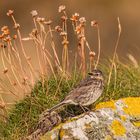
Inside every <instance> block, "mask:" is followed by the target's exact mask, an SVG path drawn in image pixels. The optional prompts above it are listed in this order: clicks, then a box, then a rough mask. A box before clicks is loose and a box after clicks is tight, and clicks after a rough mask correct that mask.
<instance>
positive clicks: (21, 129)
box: [0, 64, 140, 140]
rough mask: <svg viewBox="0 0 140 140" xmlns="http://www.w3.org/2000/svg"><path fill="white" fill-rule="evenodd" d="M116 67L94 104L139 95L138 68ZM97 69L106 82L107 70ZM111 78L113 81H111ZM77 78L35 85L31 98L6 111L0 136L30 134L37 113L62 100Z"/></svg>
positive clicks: (51, 79)
mask: <svg viewBox="0 0 140 140" xmlns="http://www.w3.org/2000/svg"><path fill="white" fill-rule="evenodd" d="M116 67H117V68H116V73H114V72H113V73H112V77H111V82H110V85H109V86H107V85H106V84H107V82H106V80H105V90H104V93H103V95H102V97H101V98H100V99H99V100H98V101H97V102H96V103H95V104H97V103H98V102H101V101H107V100H110V99H119V98H123V97H128V96H140V93H139V91H140V78H139V77H140V70H139V68H134V67H132V66H127V67H126V66H125V65H123V64H116ZM101 68H102V70H103V71H104V75H105V79H106V78H107V77H108V72H109V69H108V68H107V67H105V66H104V67H103V66H102V67H101ZM115 75H116V78H114V77H115ZM80 79H81V76H80V75H77V76H72V77H70V78H68V79H62V77H60V76H57V80H56V79H55V78H53V77H51V78H50V79H49V80H48V81H45V87H44V88H43V87H42V82H38V83H37V84H36V86H35V87H34V89H33V90H32V93H31V96H27V97H26V98H25V99H24V100H22V101H20V102H19V103H17V104H16V105H15V107H14V108H13V109H12V110H11V111H10V113H9V117H8V120H7V123H3V122H1V123H0V137H1V138H4V139H5V140H9V139H10V140H15V139H19V138H20V137H21V136H25V135H27V134H28V133H30V131H32V129H33V127H34V126H35V124H36V123H37V121H38V117H39V114H41V112H43V111H44V110H46V109H48V108H50V107H52V106H54V105H55V104H57V103H58V102H59V101H60V100H62V99H63V98H64V97H65V95H66V94H67V93H68V92H69V91H70V89H71V88H72V87H73V86H74V85H75V84H76V83H77V82H78V81H79V80H80ZM115 79H116V80H115ZM58 85H59V86H58ZM44 89H45V90H44ZM95 104H94V105H95ZM67 110H68V109H67ZM63 113H64V112H63Z"/></svg>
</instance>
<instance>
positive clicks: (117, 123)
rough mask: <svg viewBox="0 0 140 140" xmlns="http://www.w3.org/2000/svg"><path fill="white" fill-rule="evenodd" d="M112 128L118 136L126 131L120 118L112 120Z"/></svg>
mask: <svg viewBox="0 0 140 140" xmlns="http://www.w3.org/2000/svg"><path fill="white" fill-rule="evenodd" d="M111 129H112V132H113V133H114V135H116V136H123V135H124V134H125V133H126V128H125V127H124V126H123V125H122V123H121V122H120V121H118V120H114V121H113V122H112V124H111Z"/></svg>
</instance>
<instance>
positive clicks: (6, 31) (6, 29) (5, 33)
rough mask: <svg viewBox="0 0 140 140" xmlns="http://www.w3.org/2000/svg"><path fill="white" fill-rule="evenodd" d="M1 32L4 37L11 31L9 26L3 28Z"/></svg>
mask: <svg viewBox="0 0 140 140" xmlns="http://www.w3.org/2000/svg"><path fill="white" fill-rule="evenodd" d="M1 31H2V32H3V34H2V35H3V36H5V35H9V34H10V30H9V29H8V26H3V27H2V28H1Z"/></svg>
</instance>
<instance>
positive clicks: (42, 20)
mask: <svg viewBox="0 0 140 140" xmlns="http://www.w3.org/2000/svg"><path fill="white" fill-rule="evenodd" d="M36 21H37V22H45V18H42V17H38V18H37V19H36Z"/></svg>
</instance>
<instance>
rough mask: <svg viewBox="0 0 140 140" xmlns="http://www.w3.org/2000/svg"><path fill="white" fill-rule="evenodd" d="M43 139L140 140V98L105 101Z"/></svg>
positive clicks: (60, 126)
mask: <svg viewBox="0 0 140 140" xmlns="http://www.w3.org/2000/svg"><path fill="white" fill-rule="evenodd" d="M40 139H41V140H102V139H104V140H114V139H115V140H140V97H128V98H124V99H120V100H116V101H109V102H102V103H99V104H98V105H97V106H96V109H95V110H94V111H90V112H88V113H84V114H82V115H79V116H77V117H74V118H72V119H70V120H68V121H66V122H65V123H63V124H62V123H61V124H60V125H58V126H57V127H54V128H53V129H52V130H51V131H49V132H47V133H46V134H45V135H44V136H42V137H41V138H40Z"/></svg>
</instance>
